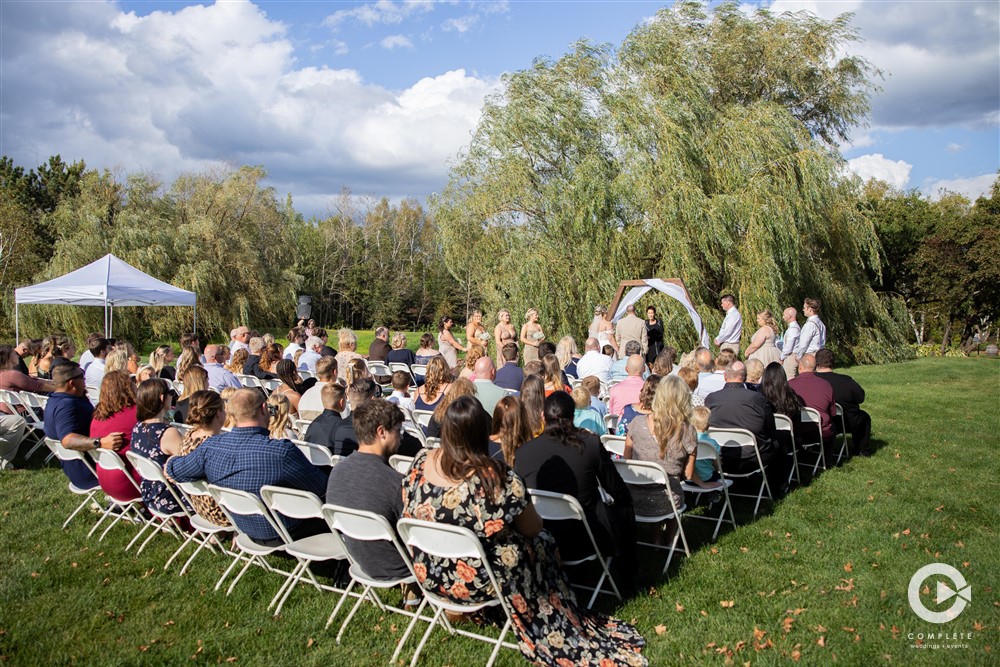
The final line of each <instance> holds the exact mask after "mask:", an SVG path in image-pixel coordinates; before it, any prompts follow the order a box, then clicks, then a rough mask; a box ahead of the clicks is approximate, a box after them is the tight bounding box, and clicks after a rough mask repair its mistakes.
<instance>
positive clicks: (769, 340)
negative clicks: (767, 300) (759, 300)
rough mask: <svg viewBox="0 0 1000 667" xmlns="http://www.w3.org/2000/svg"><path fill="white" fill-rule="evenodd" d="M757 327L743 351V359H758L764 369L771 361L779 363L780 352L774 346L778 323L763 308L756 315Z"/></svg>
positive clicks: (768, 311)
mask: <svg viewBox="0 0 1000 667" xmlns="http://www.w3.org/2000/svg"><path fill="white" fill-rule="evenodd" d="M757 326H758V327H759V328H758V329H757V331H756V332H755V333H754V335H753V338H751V339H750V344H749V345H747V349H746V350H744V351H743V358H744V359H759V360H760V362H761V363H762V364H764V367H767V365H768V364H769V363H771V362H772V361H777V362H778V363H781V352H779V351H778V348H777V346H776V345H775V344H774V341H775V338H777V336H778V323H777V322H775V321H774V315H772V314H771V311H770V310H768V309H767V308H765V309H764V310H762V311H760V312H759V313H757Z"/></svg>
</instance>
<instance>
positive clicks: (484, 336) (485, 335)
mask: <svg viewBox="0 0 1000 667" xmlns="http://www.w3.org/2000/svg"><path fill="white" fill-rule="evenodd" d="M476 338H478V339H479V340H481V341H483V342H484V343H485V342H489V340H490V335H489V334H488V333H486V332H485V331H484V332H482V333H481V334H479V335H478V336H476Z"/></svg>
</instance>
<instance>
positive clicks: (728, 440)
mask: <svg viewBox="0 0 1000 667" xmlns="http://www.w3.org/2000/svg"><path fill="white" fill-rule="evenodd" d="M708 435H709V436H711V437H712V439H714V440H715V441H716V442H717V443H719V447H722V448H723V449H725V448H726V447H737V448H739V449H740V450H744V449H746V448H752V449H753V452H754V457H755V458H756V461H757V466H756V467H755V468H753V469H752V470H745V471H743V472H740V473H733V472H726V471H725V470H724V471H723V472H722V474H723V476H724V477H725V478H726V479H733V480H736V479H747V478H749V477H753V476H754V475H760V486H759V487H758V490H757V494H756V495H751V494H741V493H730V494H729V495H730V496H733V497H736V498H754V499H755V503H754V506H753V515H754V516H755V517H756V516H757V511H758V510H759V509H760V503H761V501H762V500H763V499H764V496H765V495H766V496H767V497H768V499H770V500H774V495H773V494H772V493H771V486H770V485H769V484H768V482H767V474H766V468H765V467H764V459H763V458H761V455H760V448H759V447H758V446H757V437H756V436H754V434H753V433H751V432H750V431H748V430H746V429H745V428H709V429H708ZM741 456H742V454H741Z"/></svg>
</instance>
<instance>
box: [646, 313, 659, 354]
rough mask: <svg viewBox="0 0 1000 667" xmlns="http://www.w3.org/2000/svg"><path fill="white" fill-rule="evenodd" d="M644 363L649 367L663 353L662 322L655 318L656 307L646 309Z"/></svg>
mask: <svg viewBox="0 0 1000 667" xmlns="http://www.w3.org/2000/svg"><path fill="white" fill-rule="evenodd" d="M646 341H647V345H648V347H647V348H646V363H647V364H649V365H650V366H652V365H653V362H654V361H656V355H658V354H659V353H660V352H662V351H663V322H662V321H661V320H660V319H659V318H657V317H656V306H649V307H648V308H646Z"/></svg>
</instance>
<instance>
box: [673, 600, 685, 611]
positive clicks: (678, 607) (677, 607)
mask: <svg viewBox="0 0 1000 667" xmlns="http://www.w3.org/2000/svg"><path fill="white" fill-rule="evenodd" d="M674 610H675V611H676V612H677V613H678V614H679V613H681V612H682V611H684V605H682V604H681V603H680V602H675V603H674Z"/></svg>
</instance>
